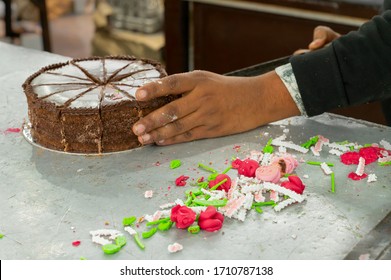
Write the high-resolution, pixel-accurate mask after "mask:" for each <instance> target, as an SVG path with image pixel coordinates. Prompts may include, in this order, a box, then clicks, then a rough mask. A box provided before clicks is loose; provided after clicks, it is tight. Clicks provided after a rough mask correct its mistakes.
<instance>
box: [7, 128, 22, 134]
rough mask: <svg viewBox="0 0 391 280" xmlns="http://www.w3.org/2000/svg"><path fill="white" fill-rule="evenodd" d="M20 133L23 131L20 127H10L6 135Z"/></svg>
mask: <svg viewBox="0 0 391 280" xmlns="http://www.w3.org/2000/svg"><path fill="white" fill-rule="evenodd" d="M20 131H21V129H20V128H18V127H10V128H7V129H6V130H5V131H4V134H9V133H19V132H20Z"/></svg>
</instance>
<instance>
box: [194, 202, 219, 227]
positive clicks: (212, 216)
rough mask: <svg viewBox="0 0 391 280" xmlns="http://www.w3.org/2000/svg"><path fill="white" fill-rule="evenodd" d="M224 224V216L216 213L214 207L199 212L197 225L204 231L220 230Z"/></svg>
mask: <svg viewBox="0 0 391 280" xmlns="http://www.w3.org/2000/svg"><path fill="white" fill-rule="evenodd" d="M223 222H224V216H223V215H222V214H221V213H220V212H217V210H216V208H215V207H214V206H208V207H207V208H206V210H205V211H203V212H201V214H200V217H199V218H198V225H199V226H200V228H201V229H203V230H206V231H216V230H219V229H221V227H222V226H223Z"/></svg>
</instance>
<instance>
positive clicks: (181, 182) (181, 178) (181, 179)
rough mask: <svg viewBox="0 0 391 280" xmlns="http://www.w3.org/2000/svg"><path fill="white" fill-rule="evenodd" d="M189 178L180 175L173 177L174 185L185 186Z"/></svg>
mask: <svg viewBox="0 0 391 280" xmlns="http://www.w3.org/2000/svg"><path fill="white" fill-rule="evenodd" d="M187 179H189V176H185V175H181V176H179V177H178V178H176V179H175V185H177V186H178V187H183V186H186V180H187Z"/></svg>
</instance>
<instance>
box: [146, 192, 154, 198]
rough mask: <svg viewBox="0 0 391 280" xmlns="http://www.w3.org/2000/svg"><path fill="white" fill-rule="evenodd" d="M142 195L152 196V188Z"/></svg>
mask: <svg viewBox="0 0 391 280" xmlns="http://www.w3.org/2000/svg"><path fill="white" fill-rule="evenodd" d="M144 197H145V198H152V197H153V191H152V190H148V191H145V193H144Z"/></svg>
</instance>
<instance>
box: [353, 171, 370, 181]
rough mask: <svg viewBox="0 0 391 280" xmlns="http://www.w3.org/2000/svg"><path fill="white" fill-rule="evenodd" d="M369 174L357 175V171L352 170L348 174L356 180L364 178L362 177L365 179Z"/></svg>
mask: <svg viewBox="0 0 391 280" xmlns="http://www.w3.org/2000/svg"><path fill="white" fill-rule="evenodd" d="M367 177H368V175H367V174H365V173H364V174H362V175H357V173H356V172H350V173H349V175H348V178H350V179H352V180H354V181H359V180H362V179H365V178H367Z"/></svg>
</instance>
